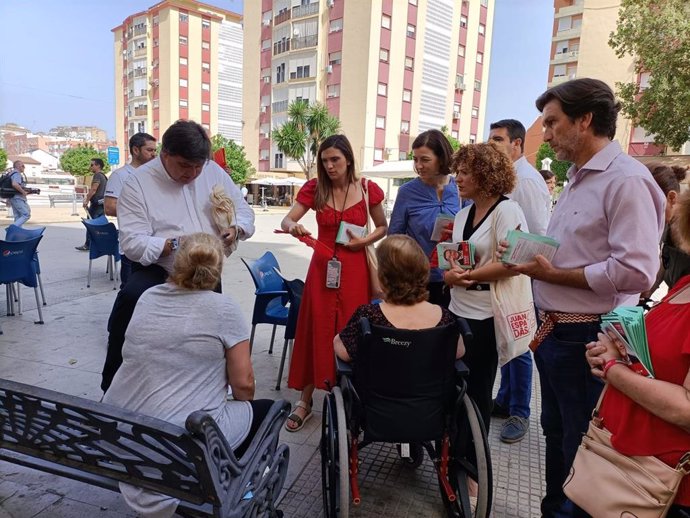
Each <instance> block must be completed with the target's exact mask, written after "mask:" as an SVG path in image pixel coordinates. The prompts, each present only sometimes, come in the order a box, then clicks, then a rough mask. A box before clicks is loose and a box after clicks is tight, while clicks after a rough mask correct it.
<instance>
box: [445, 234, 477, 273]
mask: <svg viewBox="0 0 690 518" xmlns="http://www.w3.org/2000/svg"><path fill="white" fill-rule="evenodd" d="M436 253H437V254H438V267H439V268H441V269H442V270H450V268H451V266H450V260H451V259H452V260H453V261H455V264H456V265H457V266H459V267H460V268H462V269H464V270H471V269H472V268H474V253H475V252H474V245H473V244H472V243H470V242H469V241H460V242H459V243H439V244H437V245H436Z"/></svg>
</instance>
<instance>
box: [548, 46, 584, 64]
mask: <svg viewBox="0 0 690 518" xmlns="http://www.w3.org/2000/svg"><path fill="white" fill-rule="evenodd" d="M579 54H580V52H579V51H577V50H569V51H567V52H559V53H558V54H556V55H555V56H554V57H553V58H552V59H551V64H552V65H560V64H563V63H572V62H575V61H577V58H578V56H579Z"/></svg>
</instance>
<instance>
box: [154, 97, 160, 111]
mask: <svg viewBox="0 0 690 518" xmlns="http://www.w3.org/2000/svg"><path fill="white" fill-rule="evenodd" d="M159 106H160V104H159V101H158V99H154V100H153V108H154V109H155V108H158V107H159Z"/></svg>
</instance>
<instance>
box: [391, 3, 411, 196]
mask: <svg viewBox="0 0 690 518" xmlns="http://www.w3.org/2000/svg"><path fill="white" fill-rule="evenodd" d="M410 3H411V2H410ZM398 160H407V153H405V152H404V151H398ZM397 179H398V180H400V178H397ZM395 180H396V178H394V179H393V182H395ZM393 185H395V183H393Z"/></svg>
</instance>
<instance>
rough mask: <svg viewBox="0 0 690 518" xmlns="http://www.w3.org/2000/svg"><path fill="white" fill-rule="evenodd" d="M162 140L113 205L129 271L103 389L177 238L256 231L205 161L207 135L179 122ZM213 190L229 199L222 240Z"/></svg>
mask: <svg viewBox="0 0 690 518" xmlns="http://www.w3.org/2000/svg"><path fill="white" fill-rule="evenodd" d="M162 142H163V146H162V149H161V154H160V156H159V157H158V158H156V159H154V160H151V161H150V162H148V163H147V164H144V165H143V166H141V167H139V168H138V169H137V170H136V171H135V172H134V174H133V175H131V176H130V177H129V178H128V179H127V182H126V183H125V184H124V186H123V188H122V193H121V195H120V197H119V199H118V203H117V220H118V224H119V225H118V226H119V228H120V244H121V246H122V250H123V251H124V253H125V255H127V257H129V258H130V259H131V260H132V274H131V276H130V278H129V280H128V281H127V284H125V286H124V287H123V288H122V289H121V290H120V292H119V293H118V294H117V298H116V299H115V303H114V304H113V309H112V311H111V313H110V319H109V320H108V353H107V356H106V359H105V364H104V366H103V378H102V381H101V389H103V391H104V392H105V391H106V390H108V387H109V386H110V383H111V382H112V379H113V376H115V373H116V372H117V370H118V368H119V367H120V365H121V364H122V345H123V344H124V341H125V331H126V330H127V326H128V325H129V321H130V319H131V318H132V313H133V312H134V307H135V305H136V303H137V301H138V300H139V297H140V296H141V294H142V293H144V291H146V290H147V289H149V288H151V287H152V286H156V285H158V284H162V283H164V282H165V280H166V278H167V277H168V274H169V273H170V272H171V271H172V264H173V258H174V253H175V250H176V249H177V246H178V239H179V238H180V237H182V238H183V237H184V236H185V235H188V234H193V233H195V232H206V233H208V234H213V235H215V236H218V237H219V238H221V239H222V240H223V243H224V244H226V245H229V244H231V243H232V242H234V241H235V240H237V239H247V238H249V237H251V236H252V234H254V211H253V210H252V209H251V207H250V206H249V205H247V202H246V201H244V198H242V193H241V192H240V190H239V189H238V188H237V186H236V185H235V184H234V183H233V182H232V179H231V178H230V176H229V175H228V174H227V173H226V172H225V171H223V169H221V167H220V166H219V165H218V164H216V163H215V162H214V161H212V160H210V159H209V158H210V156H211V141H210V139H209V137H208V135H207V134H206V130H204V128H203V127H202V126H201V125H200V124H197V123H196V122H193V121H185V120H179V121H177V122H175V123H174V124H173V125H172V126H170V127H169V128H168V129H167V131H166V132H165V133H164V134H163V139H162ZM216 185H221V186H222V187H223V188H224V190H225V193H226V194H227V195H228V196H229V197H230V198H231V199H232V201H233V204H234V206H235V212H236V216H237V217H236V220H235V221H236V222H237V225H236V227H234V228H231V229H229V230H227V231H225V232H224V233H223V235H221V234H220V231H219V230H218V229H217V228H216V226H215V224H214V222H213V219H212V215H211V213H212V210H211V199H210V195H211V192H212V190H213V188H214V187H215V186H216ZM218 289H220V286H219V287H218Z"/></svg>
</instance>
